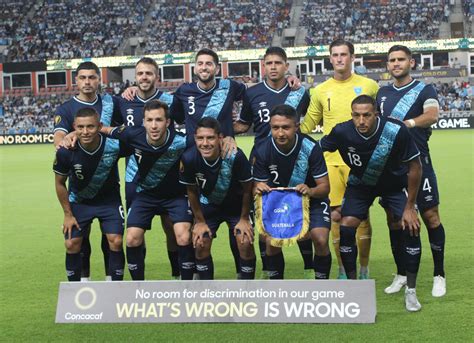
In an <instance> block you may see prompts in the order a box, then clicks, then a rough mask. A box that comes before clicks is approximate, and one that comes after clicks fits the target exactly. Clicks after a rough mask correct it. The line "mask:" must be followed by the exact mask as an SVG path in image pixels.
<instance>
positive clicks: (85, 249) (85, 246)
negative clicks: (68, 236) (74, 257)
mask: <svg viewBox="0 0 474 343" xmlns="http://www.w3.org/2000/svg"><path fill="white" fill-rule="evenodd" d="M81 260H82V269H81V276H82V277H90V275H91V242H90V241H89V235H88V234H85V235H84V237H82V244H81Z"/></svg>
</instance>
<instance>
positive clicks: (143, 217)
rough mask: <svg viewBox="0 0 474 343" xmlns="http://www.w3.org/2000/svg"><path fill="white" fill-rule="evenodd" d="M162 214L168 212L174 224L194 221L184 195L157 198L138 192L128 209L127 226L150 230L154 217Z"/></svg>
mask: <svg viewBox="0 0 474 343" xmlns="http://www.w3.org/2000/svg"><path fill="white" fill-rule="evenodd" d="M162 214H168V215H169V216H170V219H171V222H172V223H173V224H175V223H181V222H188V223H192V221H193V218H192V214H191V210H190V208H189V203H188V199H187V198H186V197H185V196H184V195H183V196H181V197H177V198H157V197H154V196H151V195H149V194H147V193H145V192H141V193H137V194H136V196H135V198H134V199H133V203H132V206H131V207H130V209H129V210H128V215H127V228H129V227H139V228H141V229H144V230H150V229H151V222H152V220H153V217H154V216H159V215H162Z"/></svg>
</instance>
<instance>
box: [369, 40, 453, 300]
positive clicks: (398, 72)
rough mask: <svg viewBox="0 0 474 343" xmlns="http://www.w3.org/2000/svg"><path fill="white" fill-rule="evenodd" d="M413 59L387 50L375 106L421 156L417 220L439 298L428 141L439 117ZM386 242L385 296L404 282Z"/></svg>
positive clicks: (440, 232)
mask: <svg viewBox="0 0 474 343" xmlns="http://www.w3.org/2000/svg"><path fill="white" fill-rule="evenodd" d="M414 66H415V60H414V59H413V58H412V54H411V51H410V49H408V48H407V47H406V46H403V45H394V46H392V47H391V48H390V50H389V51H388V61H387V69H388V72H389V73H390V75H391V76H392V77H393V79H394V82H393V84H392V85H389V86H386V87H383V88H381V89H380V91H379V94H378V95H377V104H378V106H379V108H380V113H381V115H382V116H384V117H392V118H396V119H398V120H401V121H403V123H405V125H406V127H408V129H409V132H410V134H411V135H412V137H413V139H414V140H415V143H416V145H417V147H418V149H419V150H420V153H421V163H422V165H423V176H422V182H421V184H420V189H419V190H418V197H417V199H416V204H417V206H418V210H419V211H420V214H421V218H422V219H423V222H424V223H425V226H426V228H427V229H428V237H429V241H430V246H431V253H432V255H433V262H434V273H433V276H434V279H433V289H432V295H433V296H434V297H442V296H443V295H445V294H446V279H445V274H444V246H445V233H444V227H443V224H441V219H440V216H439V211H438V205H439V194H438V184H437V181H436V174H435V172H434V169H433V165H432V162H431V157H430V151H429V146H428V140H429V138H430V136H431V125H432V124H434V123H436V122H437V120H438V115H439V103H438V98H437V94H436V90H435V89H434V87H433V86H432V85H425V84H424V83H423V82H421V81H417V80H414V79H413V78H412V77H411V76H410V70H411V69H412V68H414ZM390 234H391V235H390V242H391V245H392V249H393V255H394V258H395V262H396V264H397V274H396V276H395V278H394V280H393V282H392V284H391V285H390V286H389V287H387V288H385V293H389V294H390V293H395V292H398V291H399V290H400V289H401V288H402V286H404V285H405V284H406V282H407V277H406V275H405V268H404V266H403V260H402V259H401V258H400V249H399V245H400V244H399V241H400V239H401V238H400V237H399V236H398V235H397V233H392V232H391V233H390Z"/></svg>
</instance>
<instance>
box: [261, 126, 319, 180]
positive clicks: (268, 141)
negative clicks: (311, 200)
mask: <svg viewBox="0 0 474 343" xmlns="http://www.w3.org/2000/svg"><path fill="white" fill-rule="evenodd" d="M253 159H254V160H253V161H252V163H253V179H254V180H255V181H257V182H266V183H267V184H268V185H269V186H270V187H272V188H275V187H295V186H296V185H298V184H302V183H304V184H306V185H307V186H308V187H315V186H316V182H315V179H319V178H321V177H323V176H325V175H327V173H328V172H327V168H326V162H324V157H323V152H322V150H321V147H320V146H319V144H318V143H317V142H316V141H315V140H314V139H312V138H311V137H309V136H307V135H304V134H301V133H298V134H296V142H295V146H294V148H293V149H292V150H291V151H290V152H289V153H286V154H285V153H283V152H281V151H280V150H279V149H278V148H277V146H276V144H275V142H274V141H273V137H271V136H270V137H267V138H265V139H263V140H262V141H261V142H260V144H259V145H256V146H255V147H254V158H253Z"/></svg>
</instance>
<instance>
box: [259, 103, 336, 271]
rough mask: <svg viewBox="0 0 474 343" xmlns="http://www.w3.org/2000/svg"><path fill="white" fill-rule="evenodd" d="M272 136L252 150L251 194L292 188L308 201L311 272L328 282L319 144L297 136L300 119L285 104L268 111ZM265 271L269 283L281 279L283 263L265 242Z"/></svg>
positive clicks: (327, 216) (325, 181) (325, 206)
mask: <svg viewBox="0 0 474 343" xmlns="http://www.w3.org/2000/svg"><path fill="white" fill-rule="evenodd" d="M269 115H270V128H271V136H270V137H267V138H265V139H264V140H262V141H261V142H260V143H259V145H258V146H256V147H255V149H254V159H253V178H254V192H255V193H260V194H261V193H264V192H270V191H271V189H272V188H276V187H294V188H295V190H296V191H298V192H300V193H301V194H306V195H308V196H309V197H310V205H309V206H310V224H309V225H310V236H311V240H312V242H313V244H314V248H315V255H314V260H313V268H314V274H315V278H316V279H328V278H329V273H330V270H331V252H330V250H329V244H328V240H329V229H330V227H331V219H330V213H329V200H328V198H327V196H328V194H329V179H328V176H327V169H326V163H325V162H324V157H323V153H322V151H321V148H320V147H319V144H318V143H317V142H315V141H314V140H313V139H312V138H310V137H309V136H306V135H304V134H301V133H299V132H298V131H299V116H298V114H297V112H296V110H295V109H294V108H293V107H292V106H290V105H286V104H282V105H277V106H275V107H274V108H273V109H272V110H271V111H270V114H269ZM266 255H267V268H268V271H269V276H270V279H283V277H284V269H285V261H284V258H283V254H282V250H281V248H277V247H273V246H271V245H270V239H267V250H266Z"/></svg>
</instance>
